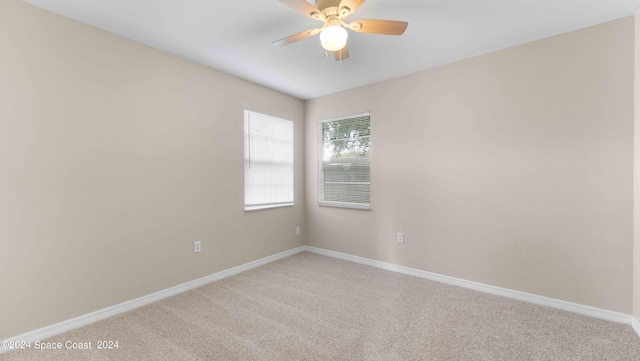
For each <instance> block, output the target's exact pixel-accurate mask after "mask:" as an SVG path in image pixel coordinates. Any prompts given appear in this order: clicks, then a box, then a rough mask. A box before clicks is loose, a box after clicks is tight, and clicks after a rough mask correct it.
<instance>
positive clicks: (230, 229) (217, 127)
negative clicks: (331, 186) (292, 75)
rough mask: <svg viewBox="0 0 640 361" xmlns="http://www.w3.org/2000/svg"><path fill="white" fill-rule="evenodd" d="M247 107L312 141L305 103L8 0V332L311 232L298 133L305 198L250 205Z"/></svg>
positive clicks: (4, 130) (222, 265) (0, 69)
mask: <svg viewBox="0 0 640 361" xmlns="http://www.w3.org/2000/svg"><path fill="white" fill-rule="evenodd" d="M244 107H248V108H251V109H254V110H258V111H262V112H266V113H269V114H273V115H277V116H281V117H284V118H287V119H291V120H293V121H294V122H295V128H294V129H295V135H296V137H297V139H303V134H304V129H303V128H304V122H303V118H304V103H303V102H302V101H300V100H297V99H294V98H292V97H289V96H286V95H283V94H280V93H277V92H275V91H272V90H269V89H266V88H263V87H260V86H257V85H254V84H252V83H248V82H245V81H242V80H239V79H236V78H234V77H231V76H228V75H225V74H222V73H219V72H216V71H213V70H211V69H208V68H205V67H202V66H199V65H196V64H194V63H191V62H188V61H185V60H181V59H179V58H177V57H174V56H171V55H168V54H165V53H162V52H160V51H157V50H154V49H151V48H149V47H146V46H143V45H140V44H136V43H134V42H131V41H128V40H125V39H122V38H120V37H118V36H115V35H112V34H109V33H107V32H104V31H101V30H98V29H96V28H93V27H90V26H86V25H83V24H80V23H78V22H75V21H72V20H69V19H66V18H63V17H60V16H57V15H54V14H52V13H49V12H46V11H43V10H39V9H37V8H34V7H32V6H30V5H26V4H25V3H22V2H20V1H17V0H3V1H0V165H1V166H0V205H1V206H0V246H1V249H0V290H1V291H0V306H1V307H0V339H5V338H7V337H10V336H15V335H18V334H20V333H23V332H26V331H31V330H34V329H37V328H40V327H44V326H48V325H50V324H53V323H56V322H59V321H63V320H67V319H70V318H72V317H75V316H79V315H82V314H86V313H88V312H91V311H95V310H98V309H101V308H104V307H107V306H111V305H114V304H117V303H120V302H123V301H128V300H131V299H134V298H136V297H139V296H143V295H147V294H149V293H152V292H155V291H158V290H162V289H165V288H168V287H170V286H174V285H177V284H180V283H183V282H186V281H190V280H193V279H196V278H199V277H202V276H206V275H209V274H212V273H215V272H217V271H220V270H224V269H227V268H230V267H233V266H237V265H240V264H243V263H246V262H249V261H253V260H256V259H258V258H261V257H265V256H269V255H272V254H275V253H277V252H281V251H284V250H288V249H291V248H294V247H296V246H299V245H302V244H303V243H304V242H303V240H302V237H301V236H299V237H296V236H295V232H294V228H295V226H296V225H302V222H303V220H304V206H303V202H304V196H303V194H304V193H303V192H304V189H303V187H304V183H303V181H302V179H303V177H304V172H303V170H304V169H303V166H302V164H303V162H304V159H303V151H304V147H303V144H302V142H297V144H296V151H295V162H296V167H297V171H296V173H295V176H296V193H295V197H296V205H295V206H294V207H289V208H283V209H276V210H268V211H256V212H251V213H245V212H244V210H243V130H242V127H243V108H244ZM197 239H199V240H202V242H203V243H202V252H201V253H199V254H193V253H192V249H193V248H192V247H193V246H192V244H193V241H195V240H197Z"/></svg>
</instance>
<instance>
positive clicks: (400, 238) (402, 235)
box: [396, 232, 404, 243]
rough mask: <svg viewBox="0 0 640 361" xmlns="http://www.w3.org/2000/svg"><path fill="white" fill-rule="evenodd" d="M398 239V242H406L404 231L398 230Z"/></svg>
mask: <svg viewBox="0 0 640 361" xmlns="http://www.w3.org/2000/svg"><path fill="white" fill-rule="evenodd" d="M396 241H398V243H404V233H402V232H398V236H397V237H396Z"/></svg>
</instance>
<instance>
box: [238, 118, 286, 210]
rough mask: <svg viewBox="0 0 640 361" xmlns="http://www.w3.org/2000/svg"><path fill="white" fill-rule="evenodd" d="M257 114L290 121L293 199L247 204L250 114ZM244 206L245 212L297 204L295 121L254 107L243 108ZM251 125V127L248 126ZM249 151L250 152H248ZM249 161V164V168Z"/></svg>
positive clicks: (249, 160) (249, 161)
mask: <svg viewBox="0 0 640 361" xmlns="http://www.w3.org/2000/svg"><path fill="white" fill-rule="evenodd" d="M251 114H257V115H259V116H263V117H266V118H273V119H275V120H278V121H282V122H289V123H290V124H291V201H289V200H283V201H282V202H269V203H257V204H252V205H247V169H248V168H250V167H251V153H250V152H251V142H250V134H249V131H250V130H249V129H250V123H249V122H250V115H251ZM243 116H244V117H243V118H244V119H243V123H244V124H243V172H242V174H243V207H244V211H245V212H251V211H257V210H263V209H271V208H281V207H291V206H293V205H294V204H295V123H294V122H293V121H292V120H289V119H285V118H282V117H278V116H275V115H271V114H267V113H263V112H258V111H255V110H252V109H248V108H244V109H243ZM248 127H249V128H248ZM247 151H248V152H249V154H247ZM247 163H249V166H248V168H247Z"/></svg>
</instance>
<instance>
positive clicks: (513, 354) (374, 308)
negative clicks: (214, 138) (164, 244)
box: [0, 253, 640, 361]
mask: <svg viewBox="0 0 640 361" xmlns="http://www.w3.org/2000/svg"><path fill="white" fill-rule="evenodd" d="M98 340H113V341H118V349H116V350H97V349H96V343H97V341H98ZM47 341H48V342H62V343H64V342H66V341H71V342H79V343H87V342H91V343H92V349H91V350H86V351H78V350H62V351H58V350H46V351H35V350H31V351H26V352H25V351H14V352H10V353H7V354H4V355H0V360H6V361H9V360H640V337H638V336H637V335H636V334H635V332H634V331H633V329H632V328H631V326H629V325H625V324H618V323H612V322H607V321H602V320H598V319H594V318H590V317H586V316H580V315H577V314H573V313H569V312H564V311H559V310H555V309H551V308H546V307H541V306H536V305H532V304H528V303H524V302H520V301H515V300H511V299H507V298H502V297H498V296H493V295H488V294H484V293H480V292H475V291H471V290H467V289H462V288H457V287H453V286H449V285H444V284H439V283H436V282H432V281H428V280H424V279H420V278H415V277H411V276H406V275H401V274H397V273H393V272H389V271H384V270H379V269H376V268H373V267H368V266H363V265H359V264H355V263H350V262H346V261H342V260H337V259H333V258H328V257H323V256H318V255H315V254H311V253H301V254H298V255H295V256H292V257H289V258H286V259H284V260H281V261H278V262H275V263H272V264H269V265H266V266H262V267H260V268H257V269H254V270H251V271H248V272H245V273H242V274H240V275H237V276H233V277H230V278H227V279H224V280H221V281H218V282H215V283H212V284H209V285H207V286H204V287H201V288H198V289H196V290H193V291H189V292H186V293H183V294H180V295H178V296H175V297H171V298H168V299H165V300H162V301H159V302H156V303H154V304H151V305H148V306H145V307H142V308H139V309H136V310H133V311H130V312H128V313H125V314H122V315H119V316H116V317H113V318H110V319H107V320H104V321H101V322H98V323H95V324H93V325H90V326H87V327H84V328H81V329H78V330H75V331H71V332H68V333H65V334H63V335H60V336H58V337H55V338H53V339H51V340H47Z"/></svg>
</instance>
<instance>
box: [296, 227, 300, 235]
mask: <svg viewBox="0 0 640 361" xmlns="http://www.w3.org/2000/svg"><path fill="white" fill-rule="evenodd" d="M299 235H300V226H296V236H299Z"/></svg>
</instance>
